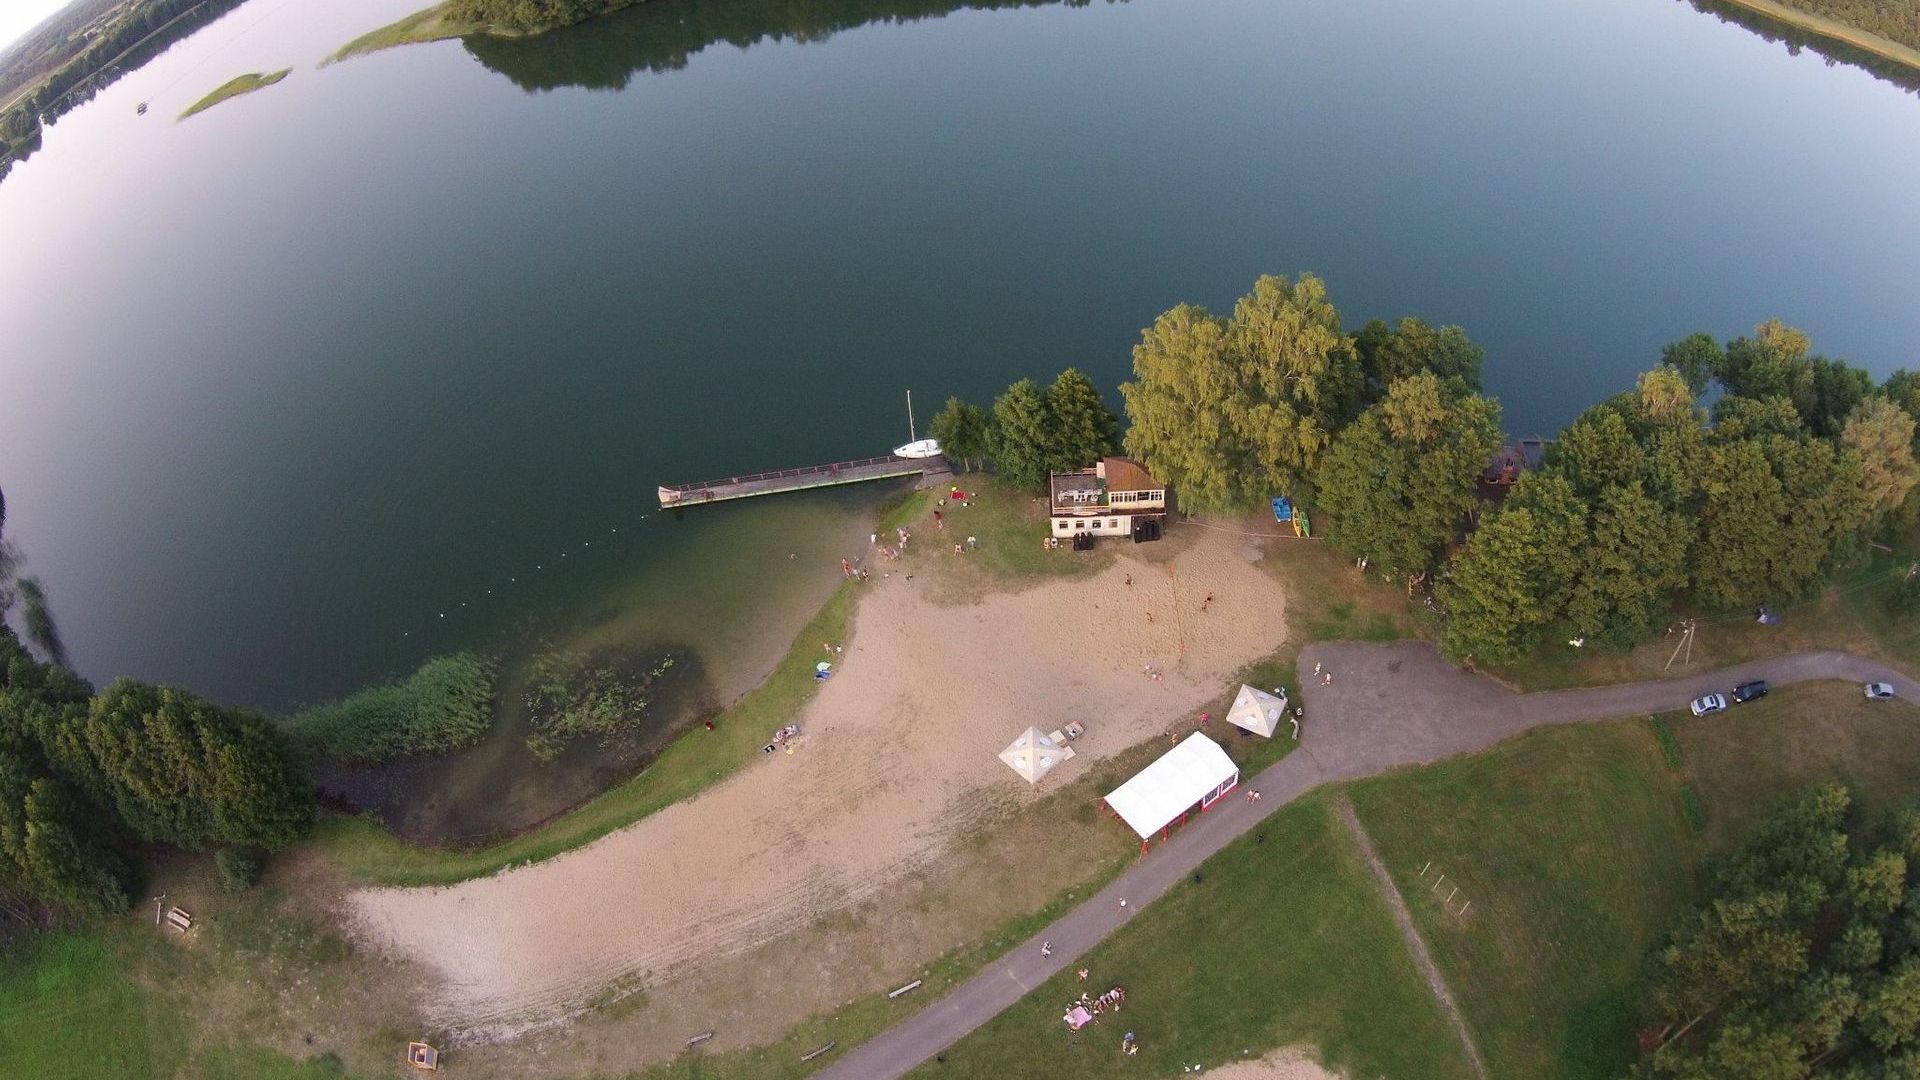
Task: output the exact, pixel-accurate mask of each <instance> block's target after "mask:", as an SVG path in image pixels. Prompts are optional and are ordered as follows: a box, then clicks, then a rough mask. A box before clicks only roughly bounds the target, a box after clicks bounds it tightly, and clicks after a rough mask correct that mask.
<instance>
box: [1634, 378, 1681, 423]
mask: <svg viewBox="0 0 1920 1080" xmlns="http://www.w3.org/2000/svg"><path fill="white" fill-rule="evenodd" d="M1635 389H1636V390H1637V391H1638V392H1639V397H1640V415H1641V416H1642V417H1643V418H1645V419H1646V420H1647V421H1649V422H1651V423H1653V424H1656V425H1668V424H1677V423H1682V422H1686V421H1689V420H1691V419H1692V418H1693V391H1692V390H1691V389H1690V388H1689V387H1688V385H1687V381H1686V379H1685V378H1683V377H1682V376H1681V374H1680V373H1679V372H1678V371H1676V370H1674V369H1673V368H1669V367H1657V368H1654V369H1653V370H1652V371H1648V372H1644V373H1642V374H1641V376H1640V379H1639V381H1638V382H1637V383H1636V384H1635Z"/></svg>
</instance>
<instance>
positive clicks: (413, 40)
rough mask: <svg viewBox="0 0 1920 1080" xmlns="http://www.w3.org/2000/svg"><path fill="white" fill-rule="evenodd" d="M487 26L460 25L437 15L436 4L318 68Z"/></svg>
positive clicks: (356, 40) (347, 48)
mask: <svg viewBox="0 0 1920 1080" xmlns="http://www.w3.org/2000/svg"><path fill="white" fill-rule="evenodd" d="M486 31H487V27H485V26H482V25H481V24H479V23H470V22H462V21H460V20H457V19H449V18H447V17H445V16H444V15H442V14H441V13H440V7H439V5H437V4H436V5H435V6H433V7H430V8H426V9H424V10H421V11H416V12H414V13H413V14H411V15H409V16H407V17H406V18H404V19H400V20H398V21H396V22H391V23H388V24H387V25H385V26H383V27H381V28H380V29H378V30H372V31H369V32H367V33H365V34H361V35H360V36H359V37H357V38H354V39H353V40H352V41H349V42H347V43H346V44H345V45H342V46H340V48H338V49H336V50H334V52H333V54H332V55H330V56H328V57H326V58H325V59H323V60H321V61H320V66H321V67H325V66H327V65H328V64H337V63H339V62H340V61H342V60H350V59H352V58H353V57H356V56H365V55H367V54H368V53H376V52H379V51H380V50H381V49H391V48H393V47H394V46H396V45H417V44H421V43H424V42H428V41H445V40H447V39H448V38H457V37H464V36H465V35H467V34H479V33H485V32H486Z"/></svg>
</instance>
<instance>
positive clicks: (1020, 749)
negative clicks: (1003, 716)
mask: <svg viewBox="0 0 1920 1080" xmlns="http://www.w3.org/2000/svg"><path fill="white" fill-rule="evenodd" d="M1072 756H1073V750H1072V748H1070V747H1068V746H1065V745H1063V744H1062V743H1060V742H1059V741H1058V740H1056V739H1055V738H1053V736H1051V735H1042V734H1041V733H1040V729H1039V728H1037V727H1030V728H1028V729H1027V730H1025V731H1023V732H1021V733H1020V737H1019V738H1017V739H1015V740H1013V744H1012V745H1010V746H1008V747H1007V748H1006V749H1005V750H1002V751H1000V760H1001V761H1004V762H1006V763H1007V766H1008V767H1009V768H1011V769H1012V770H1013V771H1014V772H1017V773H1019V774H1020V775H1021V776H1024V777H1026V779H1027V783H1029V784H1037V783H1039V782H1040V778H1041V777H1043V776H1045V775H1047V774H1048V773H1050V772H1052V771H1053V767H1054V766H1056V765H1058V764H1060V763H1061V762H1063V761H1065V760H1067V759H1068V758H1070V757H1072Z"/></svg>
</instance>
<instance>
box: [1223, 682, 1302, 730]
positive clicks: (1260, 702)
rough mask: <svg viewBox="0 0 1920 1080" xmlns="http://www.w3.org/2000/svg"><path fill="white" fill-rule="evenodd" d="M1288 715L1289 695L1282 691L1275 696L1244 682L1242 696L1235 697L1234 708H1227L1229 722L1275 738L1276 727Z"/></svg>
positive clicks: (1241, 687) (1241, 689) (1241, 688)
mask: <svg viewBox="0 0 1920 1080" xmlns="http://www.w3.org/2000/svg"><path fill="white" fill-rule="evenodd" d="M1286 717H1287V696H1286V694H1285V693H1282V694H1281V695H1280V696H1278V697H1275V696H1274V695H1272V694H1269V693H1267V692H1266V691H1264V690H1255V689H1254V688H1253V687H1251V686H1248V685H1246V684H1244V683H1242V684H1241V686H1240V696H1239V697H1236V698H1234V699H1233V708H1231V709H1228V710H1227V723H1229V724H1237V725H1239V726H1240V727H1243V728H1246V729H1247V730H1248V731H1251V732H1253V733H1254V734H1255V735H1265V736H1266V737H1267V738H1269V739H1271V738H1273V732H1274V729H1275V728H1278V727H1279V726H1280V721H1282V720H1284V719H1286Z"/></svg>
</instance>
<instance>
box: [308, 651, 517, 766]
mask: <svg viewBox="0 0 1920 1080" xmlns="http://www.w3.org/2000/svg"><path fill="white" fill-rule="evenodd" d="M496 673H497V667H496V665H495V664H494V662H493V661H492V660H489V659H487V658H486V657H483V656H481V655H479V654H478V653H470V652H462V653H453V654H451V655H448V656H437V657H434V658H433V659H432V660H429V661H427V662H426V663H424V664H422V665H420V670H418V671H416V672H414V673H413V674H412V675H409V676H408V677H406V678H405V679H400V680H398V681H395V682H390V683H385V684H383V685H380V686H373V687H368V688H367V689H365V690H362V691H360V692H359V693H357V694H354V695H352V696H350V697H345V698H341V699H340V700H339V701H334V702H330V703H328V704H325V705H319V706H315V707H314V708H311V709H307V710H305V711H303V712H300V713H297V714H295V715H294V716H293V718H292V719H290V720H289V721H287V727H288V729H289V730H290V731H291V732H292V733H293V734H294V736H295V737H296V738H298V739H300V740H301V741H303V742H305V743H306V744H307V745H308V746H309V747H310V748H312V749H313V750H314V751H315V752H316V753H318V754H319V755H320V756H322V757H327V758H332V759H333V760H335V761H342V762H374V761H386V760H388V759H390V758H396V757H401V756H403V755H407V754H431V753H440V752H443V751H447V750H457V749H459V748H460V747H463V746H468V745H471V744H472V743H474V742H476V741H478V740H479V738H480V736H481V735H482V734H484V733H485V732H486V730H487V728H488V726H489V725H491V724H492V722H493V687H494V678H495V675H496Z"/></svg>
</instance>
